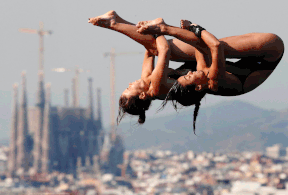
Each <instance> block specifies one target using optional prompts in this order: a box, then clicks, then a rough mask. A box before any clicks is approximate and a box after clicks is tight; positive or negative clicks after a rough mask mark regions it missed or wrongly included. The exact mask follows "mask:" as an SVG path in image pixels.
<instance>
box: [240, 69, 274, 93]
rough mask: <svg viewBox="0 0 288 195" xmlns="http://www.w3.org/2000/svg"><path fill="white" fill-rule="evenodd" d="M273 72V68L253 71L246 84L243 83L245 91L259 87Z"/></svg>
mask: <svg viewBox="0 0 288 195" xmlns="http://www.w3.org/2000/svg"><path fill="white" fill-rule="evenodd" d="M272 72H273V70H260V71H255V72H253V73H251V74H250V75H249V76H248V77H247V79H246V81H245V83H244V85H243V91H244V93H247V92H249V91H252V90H254V89H255V88H257V87H258V86H259V85H261V84H262V83H263V82H264V81H265V80H266V79H267V78H268V77H269V76H270V74H271V73H272Z"/></svg>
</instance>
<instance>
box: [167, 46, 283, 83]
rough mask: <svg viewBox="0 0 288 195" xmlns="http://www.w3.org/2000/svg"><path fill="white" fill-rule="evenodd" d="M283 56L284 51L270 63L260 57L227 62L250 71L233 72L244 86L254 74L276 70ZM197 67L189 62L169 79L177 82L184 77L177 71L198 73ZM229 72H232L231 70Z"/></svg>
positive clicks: (170, 74) (194, 63)
mask: <svg viewBox="0 0 288 195" xmlns="http://www.w3.org/2000/svg"><path fill="white" fill-rule="evenodd" d="M283 54H284V51H283V53H282V55H281V56H280V58H279V59H277V60H276V61H275V62H268V61H265V60H263V59H262V58H259V57H245V58H241V59H240V60H239V61H237V62H231V61H227V60H226V64H227V65H230V66H235V67H237V68H241V69H248V70H249V73H248V74H244V75H243V74H242V75H241V74H238V73H237V72H235V71H233V72H231V73H232V74H233V75H235V76H236V77H237V78H238V79H239V80H240V82H241V83H242V85H244V83H245V81H246V79H247V78H248V76H249V75H250V74H252V73H253V72H255V71H259V70H274V69H275V68H276V66H277V65H278V64H279V62H280V61H281V59H282V57H283ZM196 66H197V62H196V61H187V62H185V63H184V64H183V65H182V66H180V67H179V68H177V69H175V72H171V73H169V74H168V77H170V78H173V79H175V80H177V79H178V78H179V77H180V76H183V75H181V73H180V74H179V73H177V70H189V71H196ZM227 71H228V72H230V71H229V69H228V70H227Z"/></svg>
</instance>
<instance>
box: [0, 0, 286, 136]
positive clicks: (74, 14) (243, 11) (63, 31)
mask: <svg viewBox="0 0 288 195" xmlns="http://www.w3.org/2000/svg"><path fill="white" fill-rule="evenodd" d="M287 5H288V2H287V1H284V0H274V1H270V0H253V1H248V0H242V1H229V0H220V1H208V0H201V1H186V0H177V1H171V0H158V1H151V0H136V1H135V0H120V1H118V0H117V1H116V0H111V1H97V0H86V1H85V0H83V1H75V0H69V1H68V0H50V1H43V0H26V1H20V0H3V1H1V3H0V24H1V31H0V63H1V67H2V71H0V96H1V101H0V108H1V109H0V122H1V123H0V131H1V132H2V133H5V132H7V134H6V135H7V137H9V128H10V118H11V104H12V85H13V84H14V83H15V82H16V83H19V84H20V83H21V72H22V71H23V70H25V71H26V73H27V90H28V104H29V106H33V105H34V104H35V101H36V96H35V95H36V89H37V80H38V79H37V71H38V60H39V36H38V35H36V34H27V33H21V32H19V28H31V29H39V22H40V21H42V22H43V23H44V30H51V31H52V32H53V33H52V34H51V35H47V36H45V38H44V70H45V71H44V72H45V82H46V83H48V82H50V83H51V90H52V105H54V106H56V105H58V106H63V105H64V95H63V91H64V89H66V88H68V89H69V90H70V94H71V86H72V83H71V79H72V77H73V76H74V72H73V71H71V72H65V73H57V72H53V71H52V69H53V68H60V67H64V68H67V69H71V70H74V68H75V66H79V67H80V68H81V69H83V70H86V71H87V70H90V72H89V73H88V72H83V73H81V75H80V105H81V106H83V107H84V106H86V105H88V97H87V92H88V90H87V89H88V81H87V79H88V77H92V78H93V80H94V83H93V87H94V89H95V90H96V88H101V90H102V96H101V102H102V108H101V109H102V113H103V116H102V118H103V121H102V122H103V124H104V127H108V126H109V122H110V119H109V116H110V104H109V100H110V83H109V70H110V69H109V66H110V59H109V58H105V57H103V54H104V53H105V52H109V51H111V49H112V48H115V52H116V53H118V52H128V53H129V52H144V51H145V49H144V47H143V46H142V45H140V44H138V43H136V42H135V41H133V40H132V39H130V38H128V37H126V36H125V35H122V34H120V33H118V32H115V31H111V30H108V29H104V28H100V27H96V26H93V25H91V24H88V23H87V21H88V18H90V17H96V16H98V15H102V14H104V13H106V12H107V11H109V10H115V11H116V12H117V13H118V14H119V15H120V16H121V17H122V18H124V19H126V20H128V21H130V22H133V23H137V22H138V21H142V20H151V19H155V18H158V17H162V18H164V20H165V22H166V23H167V24H169V25H174V26H179V21H180V20H181V19H188V20H190V21H192V22H193V23H197V24H200V25H201V26H203V27H204V28H206V29H207V30H208V31H209V32H211V33H212V34H214V35H215V36H216V37H217V38H222V37H227V36H233V35H240V34H245V33H250V32H269V33H274V34H277V35H278V36H280V37H281V38H282V40H283V41H284V44H286V43H287V42H288V27H287V22H286V19H287V15H288V14H287ZM167 38H171V37H167ZM286 53H287V52H286ZM286 53H284V56H283V58H282V61H281V62H280V64H279V65H278V67H277V68H276V70H275V71H274V72H273V74H272V75H271V76H270V77H269V78H268V79H267V80H266V81H265V82H264V83H263V84H262V85H261V86H259V87H258V88H257V89H255V90H254V91H252V92H250V93H248V94H245V95H241V96H237V97H220V96H212V95H207V96H206V98H205V99H204V100H202V106H203V107H207V106H211V105H215V104H217V103H219V102H223V101H232V100H242V101H245V102H249V103H251V104H253V105H256V106H258V107H261V108H265V109H270V110H284V109H287V108H288V101H287V97H288V86H287V84H286V83H288V77H287V72H288V54H286ZM142 61H143V54H142V55H141V54H131V55H123V56H117V57H116V60H115V67H116V68H115V69H116V70H115V71H116V73H115V74H116V77H115V81H116V86H115V90H116V102H117V105H116V109H115V112H117V108H118V98H119V96H120V94H121V93H122V91H123V90H124V89H125V88H127V86H128V84H129V82H132V81H134V80H137V79H139V78H140V75H141V67H142ZM180 65H181V63H176V62H171V63H170V67H172V68H177V67H178V66H180ZM95 90H94V95H95ZM20 92H21V91H20V90H19V93H20ZM71 100H72V98H70V101H71ZM160 104H161V101H154V102H153V105H152V107H151V108H150V110H149V111H148V112H146V116H147V119H146V120H149V118H151V117H157V116H163V115H171V114H175V111H174V110H173V108H172V107H171V106H169V107H168V108H165V111H162V112H159V113H156V111H157V108H158V107H159V106H160ZM95 106H96V102H95ZM187 109H193V107H189V108H187ZM115 114H116V113H115ZM116 116H117V115H116ZM125 120H126V121H129V120H130V121H135V123H136V121H137V118H132V119H131V118H130V117H127V118H126V119H124V120H123V121H125Z"/></svg>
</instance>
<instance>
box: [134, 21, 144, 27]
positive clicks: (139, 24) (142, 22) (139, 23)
mask: <svg viewBox="0 0 288 195" xmlns="http://www.w3.org/2000/svg"><path fill="white" fill-rule="evenodd" d="M146 24H147V21H140V22H138V23H137V25H136V27H138V28H140V27H141V26H144V25H146Z"/></svg>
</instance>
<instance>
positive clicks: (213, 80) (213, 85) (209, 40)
mask: <svg viewBox="0 0 288 195" xmlns="http://www.w3.org/2000/svg"><path fill="white" fill-rule="evenodd" d="M201 39H202V40H203V41H204V42H205V44H206V45H207V46H208V47H209V49H210V52H211V66H210V68H209V76H208V78H209V79H210V80H209V88H210V89H211V90H213V91H217V89H218V79H223V78H224V77H225V75H226V74H225V56H224V51H223V48H222V45H221V44H220V41H219V40H218V39H217V38H216V37H215V36H214V35H212V34H211V33H209V32H208V31H206V30H203V31H202V33H201ZM202 55H203V54H202ZM196 59H197V58H196ZM197 63H198V60H197ZM197 69H198V66H197Z"/></svg>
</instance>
